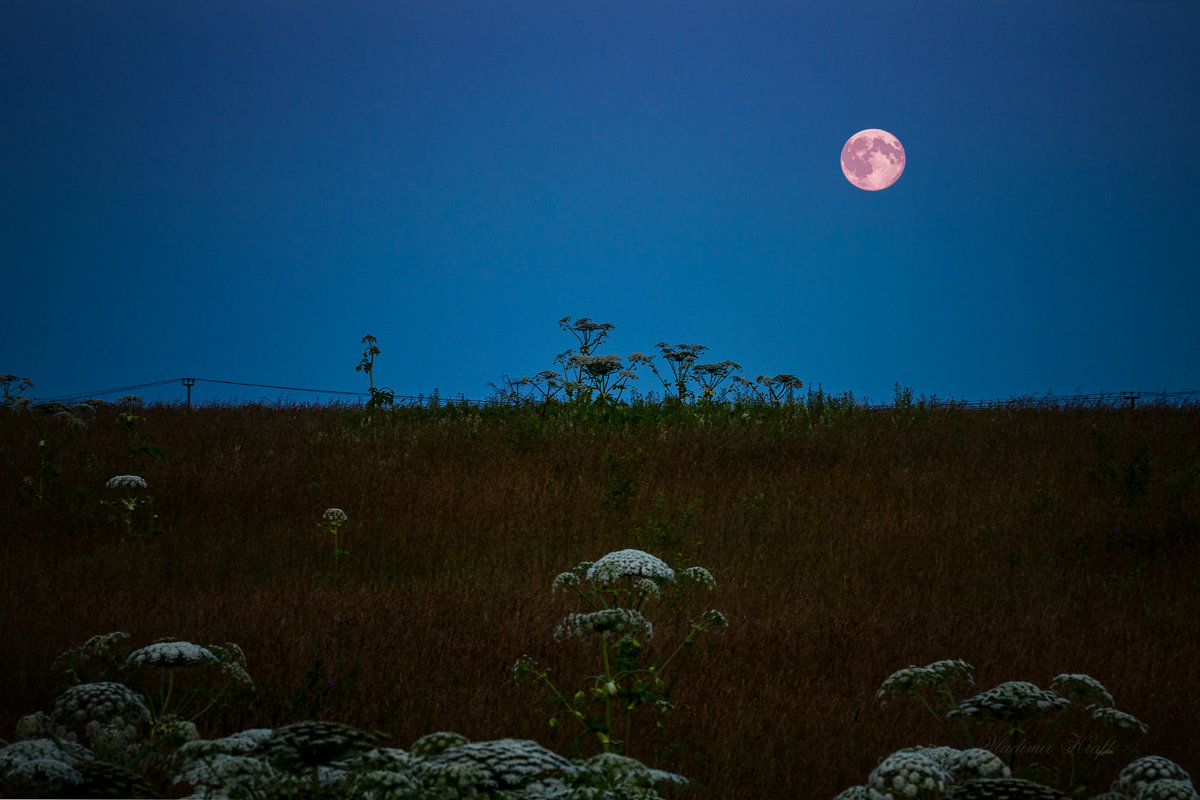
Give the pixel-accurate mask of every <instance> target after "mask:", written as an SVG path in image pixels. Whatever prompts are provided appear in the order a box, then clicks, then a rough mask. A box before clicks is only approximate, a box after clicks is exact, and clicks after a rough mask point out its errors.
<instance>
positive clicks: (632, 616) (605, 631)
mask: <svg viewBox="0 0 1200 800" xmlns="http://www.w3.org/2000/svg"><path fill="white" fill-rule="evenodd" d="M594 633H598V634H600V635H602V636H605V637H607V636H608V635H609V634H610V633H615V634H617V635H618V636H619V637H621V638H622V639H624V638H634V639H636V638H638V637H643V638H644V639H645V640H646V641H649V640H650V639H651V638H653V637H654V626H653V625H651V624H650V620H648V619H646V617H645V616H643V615H642V612H640V611H638V610H637V609H635V608H604V609H601V610H600V611H589V612H586V613H583V614H568V615H567V616H566V618H565V619H563V621H562V622H561V623H559V625H558V627H557V628H555V629H554V638H555V640H557V641H562V640H563V639H582V638H584V637H585V636H590V635H592V634H594Z"/></svg>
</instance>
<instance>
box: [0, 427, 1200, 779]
mask: <svg viewBox="0 0 1200 800" xmlns="http://www.w3.org/2000/svg"><path fill="white" fill-rule="evenodd" d="M743 411H745V412H746V416H743V413H742V412H743ZM116 414H117V409H115V408H104V409H101V410H100V411H98V412H97V414H96V415H95V418H94V419H92V420H91V421H90V422H89V424H88V426H87V427H86V428H84V429H82V430H80V431H79V432H78V434H77V435H75V437H74V438H72V439H71V440H70V441H69V442H68V443H67V445H66V446H64V447H63V448H62V449H61V450H60V451H58V452H57V453H56V455H55V460H56V463H57V466H59V468H60V469H61V474H60V475H59V476H58V477H57V478H56V479H54V480H53V481H52V482H51V484H50V490H49V491H48V493H47V500H46V502H45V503H42V504H35V503H32V502H30V501H29V500H27V499H25V498H23V497H22V496H21V495H20V494H19V493H18V491H17V489H18V486H19V482H20V477H21V475H23V474H30V471H31V470H36V467H37V457H36V445H37V437H38V436H40V435H42V433H43V432H39V431H37V430H35V429H34V427H33V426H32V425H29V424H27V422H26V420H25V419H24V418H23V417H21V416H20V415H18V414H15V413H4V414H0V444H2V445H3V447H4V454H3V457H4V458H6V459H7V461H8V462H9V463H8V464H7V465H5V466H4V469H6V470H7V472H5V473H0V474H2V475H3V483H2V484H0V489H2V491H3V495H2V497H3V503H4V507H5V514H4V519H5V525H4V529H3V533H2V534H0V537H2V538H0V542H2V543H3V544H2V546H3V559H2V561H0V570H2V571H3V581H2V583H0V622H2V631H3V635H2V636H0V687H2V690H3V701H2V702H0V736H3V735H6V734H4V733H3V732H5V731H7V732H10V733H9V734H7V735H11V731H12V730H13V726H14V724H15V722H16V720H17V718H18V717H19V716H21V715H24V714H27V713H30V712H32V711H34V710H35V709H39V708H40V709H49V708H50V707H51V706H52V704H53V700H54V698H55V696H56V694H57V693H58V691H59V690H61V688H63V687H62V684H61V682H60V679H59V678H58V676H55V675H54V674H53V673H52V671H51V670H50V665H51V664H52V663H53V661H54V659H55V658H56V656H58V655H59V654H60V653H62V652H63V651H65V650H68V649H70V648H72V647H77V646H79V645H80V644H82V643H83V642H84V641H85V640H86V639H87V638H89V637H90V636H92V635H94V634H97V633H105V632H109V631H114V630H122V631H125V632H128V633H129V634H131V636H132V637H133V642H134V643H135V644H143V643H147V642H150V641H153V640H155V639H157V638H159V637H162V636H175V637H179V638H181V639H186V640H189V641H194V642H198V643H202V644H203V643H208V642H212V643H218V644H219V643H223V642H226V641H232V642H236V643H238V644H239V645H241V646H242V647H243V648H244V650H245V652H246V654H247V656H248V659H249V669H250V672H251V674H252V675H253V676H254V677H255V679H256V681H257V683H258V686H259V688H260V692H259V693H258V694H257V695H256V696H254V697H252V698H246V699H244V700H242V701H239V702H238V703H237V704H236V705H235V706H233V707H231V708H229V709H226V710H224V711H222V712H220V713H218V714H215V715H209V716H208V717H204V718H201V720H200V721H199V724H200V727H201V730H202V733H204V734H205V735H206V736H218V735H223V734H224V733H228V732H231V731H233V730H240V729H242V728H245V727H252V726H275V725H279V724H284V723H287V722H294V721H297V720H299V719H332V720H338V721H343V722H347V723H350V724H353V725H356V726H358V727H361V728H367V729H381V730H383V731H386V732H387V733H388V734H390V736H391V739H392V743H393V744H394V745H396V746H400V747H407V746H408V744H410V743H411V742H412V741H413V740H414V739H416V738H417V737H418V736H421V735H423V734H426V733H430V732H432V731H435V730H453V731H457V732H460V733H462V734H465V735H466V736H468V737H470V738H471V739H488V738H500V737H506V736H511V737H518V738H531V739H536V740H538V741H540V742H542V743H544V744H546V745H547V746H550V747H552V748H554V749H557V750H559V751H560V752H567V749H568V747H569V745H570V742H571V740H572V739H573V738H574V736H575V734H576V733H577V732H576V731H571V730H568V729H567V728H566V727H565V726H564V727H560V728H557V729H551V728H549V727H548V725H547V720H548V718H549V716H550V714H551V713H552V712H553V708H552V707H551V706H550V705H548V703H547V701H546V698H545V696H544V693H542V692H540V691H539V690H538V689H537V688H536V687H532V686H527V685H520V684H515V683H514V682H513V677H512V667H513V663H514V661H515V660H516V659H517V658H518V657H519V656H522V655H530V656H532V657H534V658H535V659H537V660H538V661H539V662H541V663H543V664H545V665H548V666H550V667H551V668H552V670H553V676H554V678H555V679H556V680H558V681H561V682H563V683H571V682H572V679H574V678H576V677H578V678H582V677H584V676H585V675H587V674H589V670H591V671H594V670H595V664H594V663H593V660H592V656H593V655H594V653H593V652H590V651H588V650H587V648H586V646H584V645H580V644H577V643H576V644H562V643H557V642H555V641H553V639H552V637H551V633H552V630H553V628H554V626H555V625H556V624H557V622H558V621H559V619H560V618H561V617H562V615H563V614H565V613H566V612H568V611H571V610H577V609H575V608H574V607H572V606H571V604H570V601H569V598H568V597H566V596H565V595H561V594H560V595H557V596H553V595H551V593H550V591H549V587H550V582H551V580H552V579H553V578H554V576H555V575H556V574H558V573H559V572H562V571H564V570H567V569H569V568H570V567H572V566H574V565H575V564H576V563H578V562H580V561H583V560H594V559H596V558H598V557H599V556H601V555H603V554H604V553H606V552H609V551H611V550H615V549H619V548H623V547H640V548H642V549H647V550H650V551H651V552H654V553H655V554H657V555H660V556H662V557H665V558H673V557H676V556H677V555H682V556H683V557H684V558H686V559H687V560H688V561H689V563H694V564H700V565H703V566H706V567H708V568H709V569H710V570H711V571H712V573H713V574H714V576H715V577H716V579H717V581H718V591H717V594H716V596H715V597H714V598H713V599H712V601H711V605H712V606H715V607H716V608H718V609H720V610H721V611H723V612H724V613H725V615H726V616H727V618H728V619H729V622H730V628H729V630H728V632H727V633H725V634H724V635H719V636H718V635H713V636H708V637H706V638H702V640H701V642H700V644H699V646H698V647H696V648H695V649H694V650H693V651H691V652H689V653H687V654H685V658H684V661H683V663H681V664H680V665H679V673H678V676H679V679H680V680H679V682H678V684H677V686H676V687H675V690H674V700H675V702H676V705H677V711H676V712H675V713H674V714H672V715H671V716H670V717H669V719H668V722H667V729H666V740H665V741H664V742H662V744H666V745H671V744H679V745H682V747H681V748H679V749H676V750H674V751H673V752H672V753H671V754H670V755H669V756H668V757H666V758H665V759H663V760H662V761H661V762H659V765H660V766H662V767H664V768H667V769H671V770H674V771H677V772H680V773H682V774H684V775H686V776H688V777H690V778H692V779H693V780H695V781H696V783H697V786H698V796H701V797H710V798H730V799H731V800H734V799H741V798H746V799H747V800H749V798H775V797H778V798H792V797H806V798H828V797H832V796H833V795H834V794H836V793H837V792H838V791H840V790H841V789H843V788H845V787H847V786H849V785H851V784H856V783H861V782H863V781H864V780H865V778H866V776H867V774H868V772H869V771H870V770H871V768H872V767H873V766H874V764H875V763H876V762H877V760H878V759H879V758H881V757H882V756H884V755H886V754H888V753H890V752H892V751H893V750H895V749H897V748H900V747H903V746H908V745H913V744H922V743H945V744H948V743H949V742H946V741H944V739H943V738H942V737H941V735H940V733H939V730H938V728H937V726H936V724H935V723H934V722H933V721H932V719H930V718H928V717H923V716H922V713H923V712H921V709H920V708H919V707H916V706H914V705H910V704H906V703H903V702H897V703H894V704H892V705H890V706H889V707H888V708H887V709H886V710H881V709H880V708H879V705H878V704H877V703H876V701H875V699H874V693H875V690H876V689H877V688H878V687H879V685H880V683H881V682H882V680H883V679H884V678H885V677H887V676H888V675H889V674H890V673H892V672H893V671H895V670H897V669H899V668H901V667H905V666H908V665H910V664H916V665H921V664H926V663H929V662H932V661H935V660H938V659H943V658H961V659H965V660H966V661H968V662H970V663H971V664H973V665H975V667H976V672H977V678H978V680H979V687H978V688H980V689H982V688H987V687H989V686H991V685H994V684H996V683H999V682H1002V681H1006V680H1030V681H1033V682H1034V683H1037V684H1039V685H1040V686H1043V687H1045V686H1047V685H1048V684H1049V681H1050V679H1051V678H1052V677H1053V676H1054V675H1056V674H1058V673H1063V672H1084V673H1088V674H1090V675H1092V676H1093V677H1095V678H1097V679H1098V680H1100V681H1101V682H1103V683H1104V684H1105V685H1106V686H1107V687H1108V688H1109V689H1110V691H1112V693H1113V694H1114V695H1115V697H1116V702H1117V705H1118V707H1119V708H1121V709H1123V710H1125V711H1127V712H1129V713H1131V714H1133V715H1135V716H1136V717H1138V718H1139V719H1141V720H1142V721H1144V722H1146V723H1147V724H1148V725H1149V726H1150V733H1149V734H1148V735H1146V736H1144V737H1140V738H1139V739H1137V740H1136V741H1137V744H1138V748H1139V750H1140V753H1142V754H1149V753H1156V754H1160V755H1164V756H1167V757H1169V758H1172V759H1174V760H1176V761H1178V762H1179V763H1181V764H1182V765H1183V766H1185V767H1186V768H1188V769H1189V770H1191V771H1192V774H1193V775H1196V774H1197V770H1198V769H1200V762H1198V761H1197V760H1196V754H1197V753H1200V725H1198V724H1197V722H1196V713H1195V712H1196V708H1197V698H1198V697H1200V627H1198V626H1197V624H1196V620H1197V619H1200V592H1198V591H1197V586H1198V584H1197V578H1196V575H1197V574H1198V569H1197V568H1198V567H1200V524H1198V523H1197V521H1196V515H1197V514H1200V408H1196V407H1186V408H1144V409H1136V410H1123V409H1122V410H1118V409H1111V408H1065V409H1054V408H1040V407H1035V406H1021V405H1013V406H1008V407H999V408H995V409H990V410H966V409H940V410H933V409H927V408H921V407H908V408H896V409H893V410H889V411H870V412H869V411H863V410H855V409H848V408H844V407H843V408H826V409H824V410H823V411H822V410H821V409H817V413H813V412H812V409H803V408H800V409H794V410H792V411H788V410H778V409H770V408H759V409H748V410H746V409H740V408H739V409H735V410H733V411H724V410H719V409H718V410H712V411H709V412H705V413H703V414H697V413H695V412H694V411H693V410H689V409H676V410H675V411H672V412H670V413H668V411H667V410H665V409H664V410H661V411H654V410H653V409H646V408H643V409H639V410H629V411H626V412H612V413H610V414H608V415H607V418H589V417H587V416H586V415H583V416H581V415H579V414H573V413H571V412H569V411H568V410H566V409H558V408H551V409H550V411H549V413H545V414H542V413H541V410H539V409H483V410H474V409H465V408H460V407H450V408H442V409H438V410H424V411H420V410H401V411H395V412H390V413H377V414H367V413H364V412H361V411H357V410H352V409H329V408H313V407H291V406H283V407H264V406H247V407H219V406H214V407H206V408H199V409H195V410H189V409H187V408H182V407H152V408H147V409H145V410H143V411H141V412H140V414H141V415H142V416H144V417H145V420H144V421H141V422H138V423H137V424H136V426H135V428H134V431H133V434H132V435H130V434H127V433H125V432H124V428H123V426H121V425H118V424H116ZM131 445H133V446H138V445H141V446H142V447H143V448H145V447H150V446H152V447H157V448H162V449H163V450H164V451H165V454H166V455H165V457H162V458H159V457H157V456H155V455H154V454H153V453H147V452H144V451H143V452H134V451H132V450H131V449H130V447H131ZM124 473H133V474H139V475H141V476H143V477H144V478H145V479H146V480H147V481H148V482H149V489H148V493H149V494H150V495H152V496H153V498H154V501H153V504H152V505H151V506H150V509H151V510H152V511H153V512H155V513H157V514H158V515H159V518H158V522H157V525H158V527H160V528H161V529H163V530H164V531H165V532H163V533H160V534H155V535H151V536H148V537H144V538H138V537H132V536H124V537H123V536H122V526H120V525H118V524H113V523H110V522H108V521H106V519H105V518H104V511H103V510H102V509H101V507H100V505H99V502H100V500H102V499H106V498H110V497H111V495H112V492H111V491H110V490H107V489H105V488H104V481H105V480H106V479H107V478H108V477H110V476H111V475H114V474H124ZM331 506H337V507H340V508H342V509H344V510H345V511H346V513H347V514H348V515H349V522H348V523H347V524H346V525H345V526H343V527H342V529H341V538H340V542H339V543H340V545H341V546H342V547H343V548H344V549H346V550H348V551H349V553H350V554H349V555H348V556H345V557H344V558H342V559H341V561H340V564H339V574H338V579H337V582H336V583H335V582H334V580H333V577H332V570H333V557H332V550H333V547H332V542H331V541H329V537H328V535H327V534H322V533H321V531H320V529H319V523H320V519H321V514H322V512H323V511H324V509H326V508H328V507H331ZM696 610H697V611H698V610H699V609H696ZM671 640H672V631H670V630H663V631H660V632H659V633H658V635H657V636H656V639H655V643H659V642H661V643H662V646H666V645H668V644H670V642H671ZM1069 733H1071V731H1062V735H1064V736H1066V735H1068V734H1069ZM653 744H654V743H653V740H651V739H649V738H644V739H642V740H641V742H640V744H639V745H638V746H639V747H642V748H643V749H642V751H641V752H634V753H633V755H635V756H638V757H641V758H643V759H644V760H646V761H648V762H655V761H656V759H657V756H656V751H657V747H656V746H653ZM1123 763H1124V762H1120V763H1118V762H1117V761H1116V760H1113V761H1112V763H1111V764H1109V765H1108V766H1107V767H1106V768H1107V769H1108V770H1109V771H1108V772H1102V773H1101V775H1100V777H1099V779H1098V780H1097V782H1096V783H1095V784H1094V786H1093V790H1094V791H1099V790H1100V789H1101V788H1102V787H1105V786H1107V782H1108V781H1109V780H1111V778H1112V775H1113V773H1114V772H1115V770H1117V769H1119V768H1120V767H1121V766H1123Z"/></svg>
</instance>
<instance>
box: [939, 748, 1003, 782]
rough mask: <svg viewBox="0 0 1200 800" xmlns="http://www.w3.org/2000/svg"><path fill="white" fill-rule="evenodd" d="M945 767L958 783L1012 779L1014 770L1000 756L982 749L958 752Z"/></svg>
mask: <svg viewBox="0 0 1200 800" xmlns="http://www.w3.org/2000/svg"><path fill="white" fill-rule="evenodd" d="M945 767H946V771H947V772H949V773H950V777H951V778H953V779H954V781H955V782H956V783H966V782H967V781H973V780H977V779H979V778H1009V777H1012V770H1010V769H1009V768H1008V766H1007V765H1006V764H1005V763H1004V760H1003V759H1001V758H1000V756H998V755H996V754H995V753H993V752H992V751H991V750H984V749H983V748H981V747H972V748H969V749H967V750H960V751H957V752H956V754H955V755H954V756H952V757H951V758H950V759H949V762H948V763H947V764H946V765H945Z"/></svg>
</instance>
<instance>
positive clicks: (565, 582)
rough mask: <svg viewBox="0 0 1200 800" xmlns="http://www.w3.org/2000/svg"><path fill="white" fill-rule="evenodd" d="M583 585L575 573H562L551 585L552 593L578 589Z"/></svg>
mask: <svg viewBox="0 0 1200 800" xmlns="http://www.w3.org/2000/svg"><path fill="white" fill-rule="evenodd" d="M581 583H582V581H581V580H580V579H579V576H578V575H576V574H575V573H574V572H560V573H559V574H558V575H557V576H555V578H554V582H553V583H551V584H550V591H551V592H560V591H561V592H565V591H567V590H568V589H577V588H578V587H579V585H580V584H581Z"/></svg>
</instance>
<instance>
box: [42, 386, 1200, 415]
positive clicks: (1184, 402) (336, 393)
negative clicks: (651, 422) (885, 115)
mask: <svg viewBox="0 0 1200 800" xmlns="http://www.w3.org/2000/svg"><path fill="white" fill-rule="evenodd" d="M196 384H216V385H220V386H237V387H242V388H247V389H271V390H274V391H282V392H304V393H311V394H315V395H325V396H327V397H336V398H348V399H349V400H348V402H349V403H350V404H354V403H359V404H361V403H363V402H365V401H366V399H368V398H370V397H371V393H370V392H356V391H345V390H340V389H313V388H309V387H302V386H279V385H275V384H266V383H247V382H244V381H230V380H221V379H217V378H168V379H167V380H162V381H153V382H151V383H139V384H136V385H132V386H119V387H115V388H109V389H100V390H98V391H92V392H77V393H74V394H67V395H58V396H55V397H43V398H37V400H38V402H58V403H75V402H80V401H82V400H90V399H103V398H105V397H111V396H113V395H129V394H130V393H133V392H137V391H140V390H143V389H157V388H160V387H164V386H171V385H179V386H180V387H181V389H183V390H184V396H183V397H181V398H180V399H179V401H178V402H182V403H185V404H186V405H189V406H190V405H192V387H193V386H195V385H196ZM822 394H823V396H824V397H826V398H830V399H838V396H837V395H830V394H824V393H822ZM810 396H811V395H810ZM350 398H352V399H350ZM392 399H393V401H394V405H398V406H408V407H414V406H439V405H447V404H451V405H471V406H479V407H486V406H503V405H512V404H513V403H514V402H522V401H526V402H531V403H532V402H535V401H537V402H540V398H532V397H531V398H521V399H517V400H514V399H513V398H511V397H505V396H502V395H500V394H499V393H497V394H496V395H493V396H492V397H490V398H487V399H483V400H479V399H469V398H467V397H466V396H465V395H462V394H458V395H442V394H441V393H440V392H439V391H438V390H437V389H435V390H434V391H433V392H432V393H431V394H417V395H395V396H394V397H393V398H392ZM642 400H644V401H646V402H654V401H655V395H654V393H650V394H649V395H648V396H643V397H642ZM795 401H796V402H805V396H804V395H799V396H797V398H796V400H795ZM855 402H857V401H855ZM1198 403H1200V390H1192V391H1183V392H1166V391H1160V392H1150V391H1121V392H1095V393H1091V394H1071V395H1054V394H1050V393H1047V394H1044V395H1024V396H1019V397H1009V398H1006V399H1001V398H996V399H992V400H944V399H939V398H937V397H933V398H925V397H922V398H919V399H913V398H912V397H911V395H908V394H905V395H903V398H902V397H901V395H900V394H899V393H898V395H897V399H896V400H895V401H894V402H892V403H865V402H863V403H861V405H862V406H863V407H865V408H871V409H886V408H894V407H896V406H897V405H900V404H912V405H923V406H925V407H928V408H980V409H984V408H995V407H999V406H1057V407H1067V406H1090V407H1128V408H1136V407H1139V406H1141V407H1147V406H1191V405H1196V404H1198Z"/></svg>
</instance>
